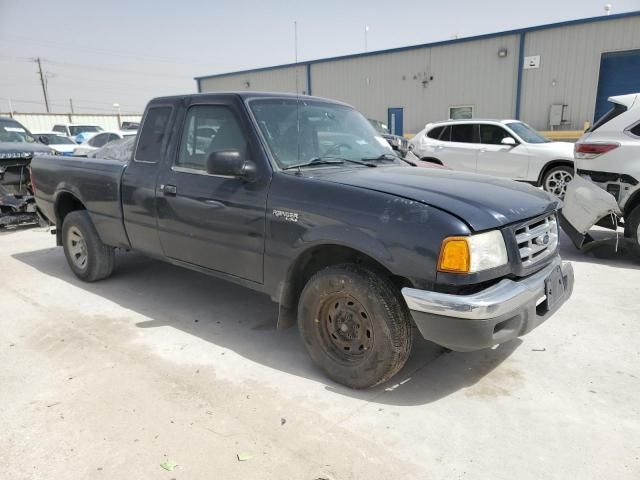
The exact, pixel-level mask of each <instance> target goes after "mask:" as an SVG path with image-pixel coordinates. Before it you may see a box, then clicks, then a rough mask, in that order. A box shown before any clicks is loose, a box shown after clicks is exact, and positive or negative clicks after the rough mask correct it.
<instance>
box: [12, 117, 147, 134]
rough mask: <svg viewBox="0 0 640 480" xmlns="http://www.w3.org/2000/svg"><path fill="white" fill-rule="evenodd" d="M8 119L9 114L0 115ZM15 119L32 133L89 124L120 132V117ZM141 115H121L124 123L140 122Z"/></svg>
mask: <svg viewBox="0 0 640 480" xmlns="http://www.w3.org/2000/svg"><path fill="white" fill-rule="evenodd" d="M0 116H4V117H8V116H10V115H9V114H8V113H0ZM13 118H14V119H15V120H16V121H18V122H20V123H21V124H23V125H24V126H25V127H27V128H28V129H29V130H31V131H32V132H41V131H50V130H51V128H52V127H53V126H54V125H55V124H56V123H88V124H91V125H99V126H101V127H102V128H104V129H105V130H120V124H119V123H118V115H85V114H65V113H14V114H13ZM141 118H142V116H141V115H120V119H121V121H123V122H139V121H140V119H141Z"/></svg>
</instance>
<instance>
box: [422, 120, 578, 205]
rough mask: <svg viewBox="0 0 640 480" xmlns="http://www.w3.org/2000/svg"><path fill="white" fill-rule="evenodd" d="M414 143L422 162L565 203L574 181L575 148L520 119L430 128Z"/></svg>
mask: <svg viewBox="0 0 640 480" xmlns="http://www.w3.org/2000/svg"><path fill="white" fill-rule="evenodd" d="M410 143H411V145H412V146H413V152H414V153H415V154H416V155H417V156H418V157H419V158H420V159H422V160H426V161H430V162H434V163H439V164H441V165H444V166H445V167H449V168H452V169H453V170H464V171H467V172H475V173H483V174H487V175H493V176H496V177H504V178H511V179H513V180H520V181H525V182H528V183H531V184H533V185H536V186H542V187H543V188H544V189H545V190H546V191H548V192H550V193H552V194H554V195H556V196H558V197H560V198H562V197H563V196H564V193H565V191H566V186H567V184H568V183H569V182H570V181H571V179H572V178H573V144H571V143H568V142H552V141H550V140H548V139H546V138H545V137H543V136H542V135H540V134H539V133H538V132H536V131H535V130H534V129H533V128H531V127H530V126H529V125H527V124H526V123H523V122H520V121H518V120H479V119H478V120H476V119H473V120H448V121H445V122H436V123H429V124H427V125H426V127H425V128H424V129H423V130H422V131H421V132H420V133H418V134H417V135H416V136H415V137H413V138H412V139H411V141H410Z"/></svg>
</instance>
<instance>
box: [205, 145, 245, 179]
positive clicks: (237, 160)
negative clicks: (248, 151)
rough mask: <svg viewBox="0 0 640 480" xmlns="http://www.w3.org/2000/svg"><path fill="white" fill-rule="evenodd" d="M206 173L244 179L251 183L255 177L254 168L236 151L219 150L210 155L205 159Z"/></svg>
mask: <svg viewBox="0 0 640 480" xmlns="http://www.w3.org/2000/svg"><path fill="white" fill-rule="evenodd" d="M207 173H208V174H209V175H224V176H227V177H238V178H244V179H245V180H247V181H249V182H251V181H253V180H254V179H255V176H256V166H255V164H254V163H253V162H251V161H249V160H245V159H244V158H242V155H241V154H240V152H239V151H238V150H221V151H219V152H213V153H211V154H210V155H209V157H208V158H207Z"/></svg>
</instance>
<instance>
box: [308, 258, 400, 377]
mask: <svg viewBox="0 0 640 480" xmlns="http://www.w3.org/2000/svg"><path fill="white" fill-rule="evenodd" d="M400 295H401V294H400V291H399V289H398V288H397V287H396V286H395V285H394V284H393V283H391V281H390V280H389V279H388V278H386V277H385V276H383V275H380V274H377V273H375V272H373V271H372V270H369V269H366V268H363V267H360V266H357V265H354V264H343V265H336V266H331V267H327V268H325V269H324V270H321V271H320V272H318V273H316V274H315V275H314V276H313V277H312V278H311V279H310V280H309V282H307V284H306V286H305V287H304V290H303V291H302V295H301V296H300V302H299V306H298V327H299V329H300V335H301V336H302V339H303V342H304V344H305V347H306V348H307V351H308V352H309V355H310V356H311V358H312V360H313V361H314V362H315V363H316V364H317V365H318V366H319V367H320V368H321V369H322V370H323V371H324V372H325V374H326V375H327V376H328V377H329V378H331V379H332V380H334V381H336V382H338V383H341V384H343V385H346V386H348V387H351V388H369V387H373V386H375V385H378V384H380V383H382V382H384V381H386V380H388V379H390V378H391V377H393V376H394V375H395V374H396V373H398V371H400V369H401V368H402V367H403V366H404V364H405V362H406V361H407V359H408V358H409V354H410V352H411V346H412V344H413V329H412V325H411V321H410V313H409V310H408V308H407V306H406V305H405V304H404V302H403V301H402V299H401V296H400Z"/></svg>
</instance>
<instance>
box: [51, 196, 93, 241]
mask: <svg viewBox="0 0 640 480" xmlns="http://www.w3.org/2000/svg"><path fill="white" fill-rule="evenodd" d="M53 209H54V213H55V216H56V226H57V228H56V244H57V245H58V246H61V245H62V223H63V222H64V219H65V217H66V216H67V215H68V214H69V213H71V212H75V211H77V210H86V209H87V207H85V205H84V203H83V202H82V200H80V198H79V197H78V196H77V195H76V194H75V193H73V192H70V191H68V190H63V191H61V192H59V193H58V195H56V199H55V202H54V206H53Z"/></svg>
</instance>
